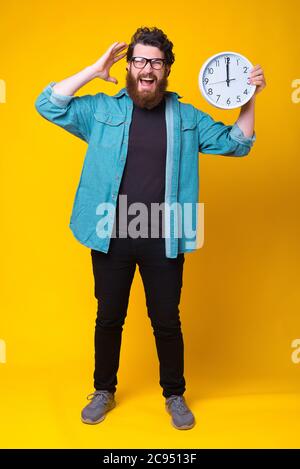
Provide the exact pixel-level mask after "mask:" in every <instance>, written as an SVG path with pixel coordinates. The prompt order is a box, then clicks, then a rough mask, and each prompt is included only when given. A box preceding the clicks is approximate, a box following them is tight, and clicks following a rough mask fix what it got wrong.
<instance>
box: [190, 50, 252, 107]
mask: <svg viewBox="0 0 300 469" xmlns="http://www.w3.org/2000/svg"><path fill="white" fill-rule="evenodd" d="M229 54H233V55H237V56H239V57H241V58H242V59H244V60H245V62H247V63H248V64H249V65H250V66H251V67H252V68H253V64H252V63H251V62H250V60H249V59H248V58H247V57H245V56H244V55H243V54H240V53H239V52H233V51H225V52H218V53H217V54H214V55H212V56H211V57H209V58H208V59H207V60H206V61H205V62H204V64H203V65H202V67H201V69H200V72H199V75H198V85H199V87H200V91H201V93H202V96H203V97H204V98H205V99H206V101H207V102H209V104H212V105H213V106H214V107H216V108H218V109H225V110H226V109H237V108H239V107H241V106H243V105H244V104H246V103H248V101H250V99H251V98H252V96H253V94H254V93H255V89H256V85H250V87H251V93H250V96H249V98H248V99H247V101H245V102H244V103H243V104H241V105H238V106H236V105H231V106H226V107H225V106H221V105H218V104H216V103H215V102H213V101H212V100H210V99H209V97H208V96H207V94H206V92H205V90H204V87H203V83H202V77H203V74H204V70H205V69H206V67H207V65H208V64H209V62H211V61H212V60H213V59H214V58H215V57H219V56H220V55H229Z"/></svg>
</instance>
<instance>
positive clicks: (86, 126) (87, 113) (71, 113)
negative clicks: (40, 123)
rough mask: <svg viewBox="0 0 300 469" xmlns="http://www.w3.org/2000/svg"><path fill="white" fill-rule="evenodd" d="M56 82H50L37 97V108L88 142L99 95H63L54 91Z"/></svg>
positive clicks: (51, 120)
mask: <svg viewBox="0 0 300 469" xmlns="http://www.w3.org/2000/svg"><path fill="white" fill-rule="evenodd" d="M55 84H56V82H55V81H52V82H51V83H49V84H48V85H47V86H46V87H45V88H44V89H43V91H42V92H41V94H40V95H39V96H38V97H37V99H36V101H35V108H36V110H37V111H38V113H39V114H40V115H41V116H42V117H44V118H45V119H47V120H48V121H50V122H53V123H54V124H56V125H58V126H59V127H62V128H63V129H65V130H67V131H68V132H70V133H71V134H73V135H75V136H76V137H79V138H80V139H82V140H84V141H85V142H88V141H89V138H90V135H91V129H92V126H93V115H94V111H95V109H96V100H97V95H94V96H92V95H85V96H73V95H72V96H65V95H61V94H58V93H55V92H54V90H53V86H54V85H55Z"/></svg>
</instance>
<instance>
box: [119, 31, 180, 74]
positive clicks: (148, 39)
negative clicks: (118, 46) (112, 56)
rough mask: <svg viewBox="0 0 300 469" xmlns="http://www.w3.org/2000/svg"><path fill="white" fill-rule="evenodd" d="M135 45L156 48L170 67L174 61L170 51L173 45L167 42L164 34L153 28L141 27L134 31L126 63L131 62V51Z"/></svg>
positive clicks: (173, 55)
mask: <svg viewBox="0 0 300 469" xmlns="http://www.w3.org/2000/svg"><path fill="white" fill-rule="evenodd" d="M136 44H144V45H145V46H154V47H157V48H158V49H159V50H161V51H162V52H164V53H165V59H166V63H167V64H168V65H172V64H173V63H174V61H175V54H174V53H173V51H172V49H173V43H172V42H171V41H169V39H168V38H167V36H166V34H165V33H164V32H163V31H162V30H161V29H158V28H156V27H155V26H153V27H150V28H147V27H141V28H138V29H137V30H136V32H135V33H134V35H133V36H132V38H131V41H130V44H129V46H128V49H127V54H126V59H127V62H129V60H131V58H132V55H133V49H134V46H135V45H136Z"/></svg>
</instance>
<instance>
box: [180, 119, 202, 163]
mask: <svg viewBox="0 0 300 469" xmlns="http://www.w3.org/2000/svg"><path fill="white" fill-rule="evenodd" d="M181 142H182V153H183V154H184V155H193V154H195V152H196V153H198V126H197V120H196V119H183V120H182V121H181Z"/></svg>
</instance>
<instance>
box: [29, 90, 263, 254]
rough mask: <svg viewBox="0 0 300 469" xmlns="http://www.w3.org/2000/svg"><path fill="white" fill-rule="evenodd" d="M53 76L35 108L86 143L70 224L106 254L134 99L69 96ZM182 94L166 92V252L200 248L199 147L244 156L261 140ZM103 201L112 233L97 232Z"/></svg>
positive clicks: (79, 236) (80, 236) (203, 150)
mask: <svg viewBox="0 0 300 469" xmlns="http://www.w3.org/2000/svg"><path fill="white" fill-rule="evenodd" d="M55 83H56V82H51V83H50V84H48V85H47V86H46V87H45V88H44V89H43V91H42V92H41V94H40V95H39V96H38V97H37V99H36V101H35V108H36V110H37V111H38V112H39V114H41V115H42V116H43V117H44V118H45V119H47V120H49V121H50V122H53V123H54V124H56V125H58V126H60V127H62V128H64V129H65V130H67V131H68V132H70V133H71V134H73V135H75V136H76V137H79V138H80V139H82V140H84V141H85V142H86V143H87V144H88V147H87V151H86V154H85V159H84V164H83V168H82V172H81V176H80V180H79V184H78V187H77V191H76V194H75V200H74V203H73V209H72V214H71V218H70V223H69V227H70V229H71V230H72V232H73V235H74V236H75V238H76V239H77V240H78V241H79V242H80V243H82V244H83V245H85V246H87V247H89V248H92V249H95V250H98V251H102V252H105V253H107V252H108V249H109V244H110V239H111V233H112V229H113V223H114V213H115V208H116V204H117V197H118V191H119V187H120V183H121V179H122V175H123V171H124V167H125V163H126V157H127V150H128V139H129V129H130V123H131V119H132V110H133V101H132V99H131V98H130V96H129V95H128V92H127V89H126V88H122V89H121V90H120V91H119V92H118V93H117V94H115V95H114V96H109V95H107V94H105V93H101V92H100V93H97V94H95V95H84V96H64V95H60V94H58V93H55V92H54V91H53V89H52V86H53V85H54V84H55ZM180 98H182V96H179V95H178V94H177V93H175V92H171V91H167V92H166V110H165V116H166V128H167V155H166V174H165V204H166V205H167V204H168V206H169V207H171V209H170V212H169V214H170V216H169V217H165V254H166V257H169V258H175V257H177V255H178V254H179V253H182V252H191V251H194V250H195V249H197V247H199V245H198V244H199V243H198V241H199V240H198V236H199V229H198V228H199V226H198V221H199V220H198V218H199V217H198V209H199V203H198V195H199V164H198V163H199V161H198V157H199V152H201V153H207V154H215V155H225V156H246V155H247V154H248V153H249V151H250V149H251V147H252V145H253V143H254V141H255V140H256V135H255V132H254V133H253V135H252V137H245V135H244V134H243V132H242V130H241V129H240V128H239V126H238V125H237V124H236V123H235V124H234V125H225V124H223V122H220V121H215V120H214V119H213V118H212V117H211V116H209V114H207V113H205V112H203V111H200V110H199V109H197V108H195V107H194V106H193V105H191V104H186V103H182V102H180V101H179V99H180ZM103 203H105V204H107V206H109V207H110V208H111V207H113V210H108V215H107V214H106V219H108V220H109V222H108V225H107V229H106V232H107V235H106V236H102V235H101V236H99V233H100V232H101V230H100V231H99V226H100V223H101V222H100V220H101V217H100V212H99V209H97V208H98V206H99V204H101V206H103ZM187 207H189V208H187ZM101 215H103V212H101ZM187 218H188V220H189V223H190V233H187V234H186V231H188V230H186V229H185V228H183V223H186V219H187ZM101 226H102V225H101Z"/></svg>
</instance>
